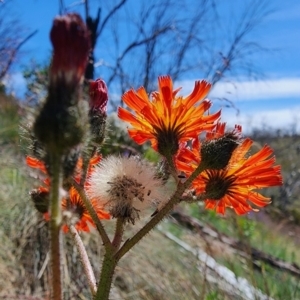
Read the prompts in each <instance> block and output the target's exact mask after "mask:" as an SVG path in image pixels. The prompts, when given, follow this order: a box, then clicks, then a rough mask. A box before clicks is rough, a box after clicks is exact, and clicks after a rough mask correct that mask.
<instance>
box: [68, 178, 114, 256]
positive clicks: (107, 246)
mask: <svg viewBox="0 0 300 300" xmlns="http://www.w3.org/2000/svg"><path fill="white" fill-rule="evenodd" d="M72 183H73V185H74V187H75V189H76V190H77V192H78V193H79V195H80V198H81V199H82V201H83V203H84V205H85V207H86V209H87V210H88V212H89V214H90V216H91V218H92V219H93V221H94V223H95V224H96V228H97V230H98V232H99V234H100V236H101V238H102V242H103V246H104V247H105V249H106V251H109V250H110V251H112V249H113V247H112V244H111V241H110V239H109V237H108V235H107V233H106V231H105V229H104V226H103V224H102V222H101V221H100V220H99V218H98V216H97V213H96V211H95V209H94V207H93V205H92V204H91V201H90V200H89V199H88V198H87V196H86V194H85V191H84V188H83V187H82V186H81V185H80V184H78V183H77V182H76V181H75V180H73V182H72Z"/></svg>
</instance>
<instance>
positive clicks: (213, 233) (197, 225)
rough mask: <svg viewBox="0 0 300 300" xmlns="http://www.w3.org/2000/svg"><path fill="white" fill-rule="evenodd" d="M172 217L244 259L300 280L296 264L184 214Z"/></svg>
mask: <svg viewBox="0 0 300 300" xmlns="http://www.w3.org/2000/svg"><path fill="white" fill-rule="evenodd" d="M171 215H172V217H173V218H174V219H175V220H176V222H177V223H179V224H180V225H181V226H183V227H185V228H188V229H189V230H193V231H196V232H198V233H199V234H205V235H208V236H209V237H211V238H213V239H218V240H219V241H221V242H222V243H223V244H226V245H228V246H229V247H231V248H233V249H236V250H238V251H239V252H240V254H241V255H242V256H244V257H246V256H248V255H250V256H251V258H252V259H253V260H256V261H257V260H259V261H262V262H264V263H266V264H268V265H270V266H272V267H274V268H276V269H280V270H283V271H285V272H288V273H290V274H291V275H293V276H295V277H297V278H300V267H299V266H298V265H297V264H296V263H288V262H286V261H283V260H281V259H278V258H277V257H275V256H272V255H270V254H267V253H265V252H263V251H261V250H258V249H256V248H254V247H251V246H250V245H246V244H245V243H243V242H242V241H239V240H236V239H233V238H231V237H228V236H227V235H225V234H223V233H220V232H218V231H217V230H216V229H214V228H212V227H210V226H207V225H205V224H203V223H201V222H200V221H199V220H197V219H195V218H193V217H190V216H188V215H186V214H184V213H182V212H179V211H174V212H173V213H172V214H171ZM245 249H247V251H245ZM256 266H257V264H256Z"/></svg>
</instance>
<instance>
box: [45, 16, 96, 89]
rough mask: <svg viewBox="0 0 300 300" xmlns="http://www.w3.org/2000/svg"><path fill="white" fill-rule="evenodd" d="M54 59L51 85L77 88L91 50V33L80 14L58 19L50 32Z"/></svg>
mask: <svg viewBox="0 0 300 300" xmlns="http://www.w3.org/2000/svg"><path fill="white" fill-rule="evenodd" d="M50 38H51V42H52V45H53V59H52V64H51V68H50V85H56V84H59V85H60V84H61V83H62V82H63V83H64V84H65V85H66V86H68V85H71V86H73V87H74V86H75V87H76V86H77V85H78V83H79V82H80V81H81V79H82V77H83V75H84V72H85V68H86V64H87V61H88V54H89V50H90V36H89V31H88V29H87V27H86V25H85V23H84V22H83V20H82V19H81V17H80V16H79V15H78V14H75V13H72V14H67V15H64V16H59V17H56V18H55V20H54V22H53V26H52V29H51V32H50Z"/></svg>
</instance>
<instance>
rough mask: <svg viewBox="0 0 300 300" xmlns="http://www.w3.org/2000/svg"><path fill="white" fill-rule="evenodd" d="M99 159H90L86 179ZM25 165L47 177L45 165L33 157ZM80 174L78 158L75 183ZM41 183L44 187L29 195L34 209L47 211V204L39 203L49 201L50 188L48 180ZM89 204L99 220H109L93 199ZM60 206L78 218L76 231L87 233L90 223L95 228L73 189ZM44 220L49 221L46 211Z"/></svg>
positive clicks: (79, 160) (28, 157)
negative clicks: (38, 208) (33, 203)
mask: <svg viewBox="0 0 300 300" xmlns="http://www.w3.org/2000/svg"><path fill="white" fill-rule="evenodd" d="M100 159H101V157H100V156H99V155H95V156H93V157H92V158H91V159H90V162H89V166H88V170H87V177H89V176H90V175H91V173H92V171H93V168H94V166H95V165H96V164H97V163H98V162H99V161H100ZM26 163H27V165H28V166H30V167H31V168H35V169H38V170H40V171H41V172H42V173H44V174H45V175H46V176H48V174H47V170H46V167H45V164H44V163H43V162H42V161H40V160H38V159H36V158H34V157H30V156H27V157H26ZM81 173H82V159H81V158H79V159H78V162H77V165H76V168H75V172H74V179H75V181H76V182H77V183H80V178H81ZM43 183H44V185H45V186H40V187H39V188H38V189H37V190H34V191H33V192H32V193H31V195H32V198H33V200H34V202H35V206H36V207H40V208H42V209H45V207H46V210H47V206H48V204H47V203H41V201H43V202H47V201H49V198H48V195H49V187H50V178H48V177H46V178H45V179H44V180H43ZM36 201H39V203H36ZM91 204H92V206H93V207H94V209H95V211H96V213H97V215H98V217H99V219H106V220H108V219H110V214H109V213H107V212H106V211H104V210H102V209H101V207H100V206H99V204H98V201H96V200H95V199H91ZM61 206H62V210H64V211H70V212H71V213H72V214H73V215H76V217H78V220H77V221H76V224H75V227H76V229H77V230H80V231H85V232H89V231H90V229H89V226H88V223H90V224H91V225H92V226H94V227H95V224H94V222H93V220H92V218H91V216H90V215H89V213H88V211H87V209H86V208H85V206H84V203H83V201H82V199H81V197H80V195H79V193H78V192H77V190H76V189H75V188H74V187H71V188H70V190H69V197H67V198H63V199H62V202H61ZM41 212H44V211H41ZM44 218H45V219H46V220H49V219H50V217H49V212H48V211H47V212H45V213H44ZM62 230H63V231H64V232H68V226H67V225H63V226H62Z"/></svg>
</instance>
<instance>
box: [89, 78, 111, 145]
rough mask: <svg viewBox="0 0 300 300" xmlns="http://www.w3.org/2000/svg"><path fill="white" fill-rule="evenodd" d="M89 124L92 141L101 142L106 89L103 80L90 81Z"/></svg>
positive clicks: (103, 129) (104, 120)
mask: <svg viewBox="0 0 300 300" xmlns="http://www.w3.org/2000/svg"><path fill="white" fill-rule="evenodd" d="M89 93H90V112H89V116H90V124H91V132H92V138H93V142H95V143H97V144H102V142H103V141H104V138H105V125H106V118H107V115H106V106H107V101H108V91H107V86H106V84H105V82H104V81H103V80H102V79H100V78H99V79H97V80H95V81H91V82H90V91H89Z"/></svg>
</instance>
